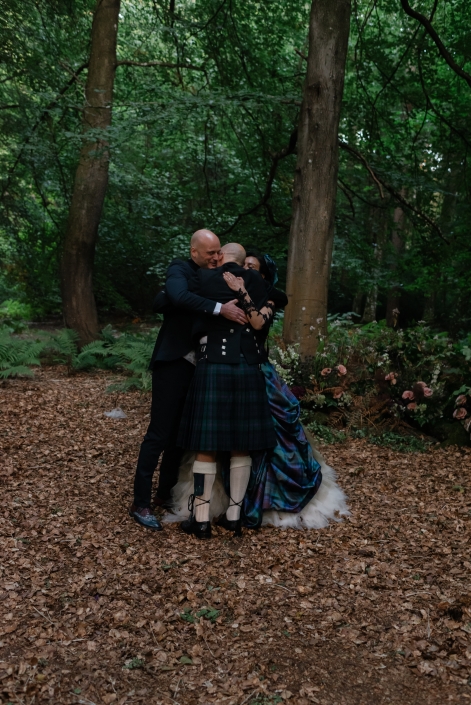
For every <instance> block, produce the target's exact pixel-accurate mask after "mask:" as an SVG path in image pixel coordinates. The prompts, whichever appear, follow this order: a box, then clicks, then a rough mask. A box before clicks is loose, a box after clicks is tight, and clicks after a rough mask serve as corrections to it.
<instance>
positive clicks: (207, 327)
mask: <svg viewBox="0 0 471 705" xmlns="http://www.w3.org/2000/svg"><path fill="white" fill-rule="evenodd" d="M221 255H222V266H220V267H218V268H217V269H212V270H202V269H201V270H199V271H198V272H197V273H196V274H195V276H194V277H193V278H192V279H191V280H190V282H189V284H188V287H189V290H190V291H192V292H194V293H196V294H198V295H199V296H202V297H204V298H206V299H210V300H212V301H220V302H225V301H230V300H232V298H233V296H234V291H236V295H237V298H238V301H239V305H240V307H241V309H242V310H243V311H244V312H245V313H246V315H247V319H248V323H245V324H239V323H234V322H232V321H229V320H224V319H223V318H221V317H202V316H198V317H197V318H196V321H195V325H194V335H195V337H196V339H197V341H198V343H199V345H198V348H197V365H196V370H195V374H194V376H193V379H192V382H191V385H190V388H189V391H188V396H187V399H186V402H185V406H184V410H183V415H182V422H181V426H180V431H179V435H178V441H177V444H178V445H179V446H181V447H182V448H186V449H187V450H193V451H196V459H195V461H194V465H193V475H194V486H195V490H194V495H193V496H192V506H191V515H190V518H189V519H188V520H186V521H184V522H183V523H182V524H181V528H182V529H183V531H185V532H186V533H188V534H194V535H195V536H197V537H198V538H201V539H207V538H211V523H210V521H209V504H210V500H211V490H212V486H213V483H214V479H215V475H216V454H217V453H218V452H226V453H230V456H231V457H230V478H229V484H230V502H229V507H228V509H227V512H226V514H225V515H224V516H223V517H222V518H220V519H219V522H218V523H219V525H220V526H222V527H223V528H225V529H227V530H229V531H233V532H234V533H235V535H240V534H241V524H242V522H241V507H242V503H243V500H244V496H245V492H246V489H247V485H248V482H249V478H250V470H251V465H252V460H251V457H250V453H251V452H252V451H261V450H265V449H269V448H274V447H275V445H276V437H275V431H274V426H273V419H272V416H271V413H270V409H269V406H268V399H267V394H266V390H265V379H264V376H263V373H262V372H261V369H260V364H261V363H262V362H265V361H266V360H267V355H266V352H265V349H264V346H263V342H262V341H263V338H264V336H263V329H264V328H265V327H266V326H267V325H269V322H270V320H271V317H272V315H273V310H272V309H271V308H270V306H269V304H268V302H267V290H266V287H265V285H264V282H263V279H262V277H261V276H260V274H259V273H258V272H256V271H253V270H246V269H244V268H243V265H244V261H245V250H244V248H243V247H242V246H241V245H238V244H236V243H231V244H229V245H225V246H224V247H223V248H222V249H221ZM230 287H232V290H231V288H230Z"/></svg>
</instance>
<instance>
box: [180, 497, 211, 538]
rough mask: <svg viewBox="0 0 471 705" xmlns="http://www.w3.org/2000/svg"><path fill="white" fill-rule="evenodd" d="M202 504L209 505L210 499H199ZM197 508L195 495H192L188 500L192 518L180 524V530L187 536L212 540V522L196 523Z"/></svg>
mask: <svg viewBox="0 0 471 705" xmlns="http://www.w3.org/2000/svg"><path fill="white" fill-rule="evenodd" d="M197 499H198V500H199V502H200V504H209V502H210V500H209V499H201V498H200V497H198V498H197ZM194 506H195V495H194V494H191V495H190V496H189V498H188V509H189V510H190V516H189V517H188V519H185V521H182V523H181V524H180V529H181V530H182V531H184V532H185V534H193V536H196V538H197V539H210V538H211V522H210V521H196V519H195V515H194Z"/></svg>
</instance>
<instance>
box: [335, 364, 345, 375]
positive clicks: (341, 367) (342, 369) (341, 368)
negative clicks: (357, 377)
mask: <svg viewBox="0 0 471 705" xmlns="http://www.w3.org/2000/svg"><path fill="white" fill-rule="evenodd" d="M335 369H336V370H337V372H338V373H339V375H346V374H347V368H346V367H345V366H344V365H337V367H336V368H335Z"/></svg>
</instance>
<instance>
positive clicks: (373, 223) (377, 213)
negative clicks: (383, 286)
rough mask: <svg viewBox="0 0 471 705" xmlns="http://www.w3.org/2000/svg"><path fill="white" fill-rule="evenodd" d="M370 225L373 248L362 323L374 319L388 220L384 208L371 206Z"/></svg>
mask: <svg viewBox="0 0 471 705" xmlns="http://www.w3.org/2000/svg"><path fill="white" fill-rule="evenodd" d="M370 227H371V234H372V245H373V247H374V248H375V251H374V257H373V265H372V272H371V285H370V288H369V290H368V292H367V295H366V301H365V308H364V309H363V317H362V319H361V322H362V323H371V322H372V321H376V309H377V307H378V290H379V287H378V280H379V277H380V273H381V262H382V260H383V254H384V245H385V243H386V237H387V228H388V221H387V216H386V212H385V210H384V209H380V208H372V209H371V212H370Z"/></svg>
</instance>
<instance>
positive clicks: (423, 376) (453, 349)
mask: <svg viewBox="0 0 471 705" xmlns="http://www.w3.org/2000/svg"><path fill="white" fill-rule="evenodd" d="M270 356H271V359H272V362H273V364H274V365H275V367H276V369H277V370H278V372H279V373H280V375H281V376H282V377H283V378H284V379H285V380H286V382H287V383H288V384H289V386H290V387H291V389H292V391H293V393H294V394H295V395H296V396H297V397H298V399H300V402H301V406H302V408H303V413H304V418H305V420H306V423H307V425H308V426H309V427H310V428H312V430H313V432H314V433H315V434H316V435H317V436H318V437H321V438H323V439H325V440H327V438H333V436H332V432H333V431H335V432H336V433H340V434H342V433H346V434H350V435H352V434H353V432H354V431H358V430H361V429H364V428H367V429H370V430H372V431H374V432H375V433H376V434H378V433H380V432H381V433H382V432H384V431H388V432H391V433H397V432H398V431H401V433H402V435H403V434H404V433H406V432H408V431H410V430H411V429H412V430H415V431H417V435H418V436H420V435H422V436H423V434H424V433H425V434H430V435H434V434H436V437H438V438H439V440H445V437H446V436H447V435H448V426H450V425H451V426H453V425H454V426H456V424H457V422H460V423H461V425H462V426H463V427H464V428H463V429H461V430H460V428H458V429H455V432H454V438H455V439H456V442H466V438H467V437H466V434H467V433H468V434H469V432H470V431H471V334H469V335H468V336H467V337H465V338H463V339H461V340H453V339H452V338H450V336H449V335H448V334H447V333H446V332H436V331H434V330H433V329H431V328H430V327H429V326H427V325H425V324H424V323H419V324H418V325H417V326H415V327H414V328H409V329H406V330H394V329H391V328H388V327H387V326H386V324H385V322H380V323H375V322H373V323H369V324H367V325H358V324H355V323H353V321H352V320H351V316H350V315H348V314H347V315H343V316H332V317H329V320H328V334H327V336H326V337H325V338H321V339H320V340H319V346H318V350H317V354H316V356H315V357H314V359H313V361H312V362H311V363H310V364H309V365H306V364H301V361H300V359H299V355H298V354H297V350H296V346H285V345H283V342H282V341H281V340H280V339H279V338H278V337H277V336H275V337H274V344H273V343H272V346H271V350H270ZM322 427H324V429H325V428H328V429H329V431H326V430H321V429H322ZM456 431H458V433H456ZM460 434H461V435H460ZM338 438H339V439H340V440H341V439H342V435H341V436H340V437H338ZM460 439H461V441H460Z"/></svg>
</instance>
